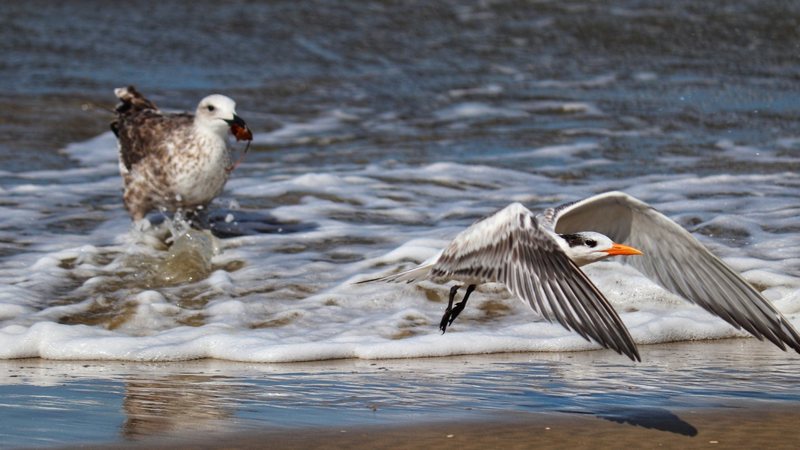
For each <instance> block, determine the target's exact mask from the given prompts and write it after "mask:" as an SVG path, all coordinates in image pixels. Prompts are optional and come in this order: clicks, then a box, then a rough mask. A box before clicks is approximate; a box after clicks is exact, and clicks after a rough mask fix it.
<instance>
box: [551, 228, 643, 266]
mask: <svg viewBox="0 0 800 450" xmlns="http://www.w3.org/2000/svg"><path fill="white" fill-rule="evenodd" d="M558 236H559V237H560V238H561V239H563V240H564V242H562V246H561V247H562V248H563V249H564V251H565V252H566V253H567V256H569V258H570V259H571V260H572V261H573V262H574V263H575V264H577V265H578V266H584V265H586V264H591V263H593V262H597V261H600V260H603V259H606V258H608V257H609V256H616V255H641V254H642V252H640V251H639V250H637V249H635V248H633V247H628V246H627V245H622V244H617V243H616V242H614V241H612V240H611V238H609V237H608V236H606V235H604V234H600V233H595V232H594V231H582V232H580V233H571V234H559V235H558ZM564 243H566V245H564Z"/></svg>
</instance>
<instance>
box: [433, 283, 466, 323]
mask: <svg viewBox="0 0 800 450" xmlns="http://www.w3.org/2000/svg"><path fill="white" fill-rule="evenodd" d="M474 290H475V285H474V284H470V285H469V286H467V292H466V293H465V294H464V300H461V301H460V302H458V303H457V304H456V306H455V307H453V300H454V299H455V297H456V291H458V286H453V287H451V288H450V299H449V301H448V302H447V308H446V309H445V310H444V315H443V316H442V321H441V322H439V329H440V330H442V334H444V332H445V331H446V330H447V327H448V326H449V325H452V324H453V321H454V320H456V317H458V315H459V314H461V311H463V310H464V307H466V306H467V300H469V295H470V294H472V291H474Z"/></svg>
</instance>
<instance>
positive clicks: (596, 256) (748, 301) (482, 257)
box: [362, 192, 800, 361]
mask: <svg viewBox="0 0 800 450" xmlns="http://www.w3.org/2000/svg"><path fill="white" fill-rule="evenodd" d="M587 230H591V231H587ZM616 255H636V257H635V258H627V261H626V262H627V263H628V264H631V265H632V266H633V267H635V268H637V269H638V270H640V271H641V272H642V273H643V274H644V275H646V276H647V277H648V278H650V279H652V280H653V281H655V282H657V283H658V284H660V285H661V286H662V287H664V288H666V289H667V290H669V291H671V292H673V293H675V294H678V295H680V296H681V297H683V298H684V299H686V300H688V301H690V302H692V303H695V304H697V305H699V306H701V307H702V308H704V309H706V310H707V311H709V312H711V313H712V314H714V315H716V316H719V317H720V318H722V319H724V320H725V321H727V322H728V323H730V324H731V325H733V326H734V327H735V328H737V329H741V328H744V329H745V330H746V331H748V332H749V333H750V334H752V335H753V336H755V337H756V338H758V339H759V340H763V339H764V338H766V339H768V340H769V341H771V342H772V343H774V344H775V345H777V346H778V347H780V348H781V349H782V350H786V348H787V346H788V347H791V348H793V349H794V350H796V351H797V352H798V353H800V335H799V334H798V332H797V331H796V330H795V328H794V327H793V326H792V324H791V323H790V322H789V321H788V320H787V319H786V318H785V317H784V316H783V315H782V314H781V313H780V312H779V311H778V310H777V309H775V307H774V306H773V305H772V304H771V303H770V302H769V301H768V300H767V299H765V298H764V297H763V296H762V295H761V294H760V293H759V292H758V291H757V290H756V289H755V288H754V287H753V286H752V285H750V284H749V283H748V282H747V281H745V280H744V279H743V278H742V277H741V276H740V275H739V274H737V273H736V272H735V271H734V270H733V269H731V268H730V267H729V266H728V265H727V264H725V263H724V262H723V261H722V260H720V259H719V258H717V257H716V256H714V255H713V254H711V252H709V251H708V249H706V248H705V247H704V246H703V245H702V244H701V243H700V242H699V241H698V240H697V239H695V238H694V237H693V236H692V235H691V234H690V233H689V232H688V231H686V230H684V229H683V228H682V227H681V226H680V225H678V224H677V223H675V222H674V221H672V220H670V219H669V218H667V217H666V216H664V215H663V214H661V213H659V212H658V211H656V210H655V209H654V208H653V207H651V206H650V205H648V204H646V203H644V202H642V201H640V200H638V199H636V198H634V197H632V196H630V195H628V194H625V193H623V192H607V193H603V194H598V195H594V196H592V197H589V198H586V199H584V200H581V201H577V202H573V203H568V204H565V205H561V206H558V207H556V208H548V209H546V210H545V211H544V212H543V213H542V214H538V215H534V213H532V212H531V211H530V210H528V209H527V208H525V207H524V206H522V205H521V204H519V203H512V204H510V205H509V206H507V207H505V208H503V209H502V210H500V211H498V212H496V213H495V214H493V215H491V216H489V217H487V218H485V219H482V220H480V221H478V222H476V223H475V224H473V225H472V226H470V227H469V228H467V229H466V230H464V231H462V232H461V233H459V234H458V235H457V236H456V237H455V238H454V239H453V241H452V242H451V243H450V244H449V245H448V246H447V247H446V248H445V249H444V250H443V251H442V252H441V253H440V254H439V255H437V256H436V257H434V258H431V260H429V262H426V263H423V264H422V265H420V266H418V267H416V268H414V269H411V270H408V271H405V272H401V273H398V274H393V275H388V276H384V277H380V278H375V279H370V280H365V281H362V283H366V282H371V281H387V282H403V281H404V282H412V281H415V280H421V279H431V280H433V281H439V282H446V281H449V280H456V281H460V282H462V283H463V285H466V286H467V289H466V292H465V294H464V298H463V299H462V300H461V302H459V303H457V304H456V305H455V306H453V302H454V299H455V296H456V293H457V291H458V289H459V287H460V286H459V285H454V286H453V287H452V288H451V289H450V296H449V301H448V306H447V308H446V310H445V313H444V315H443V317H442V320H441V322H440V329H441V330H442V332H444V331H445V330H446V329H447V326H448V325H450V324H452V323H453V320H455V318H456V317H457V316H458V315H459V313H461V311H463V309H464V307H465V306H466V303H467V300H468V299H469V296H470V294H471V293H472V292H473V291H474V290H475V287H476V286H477V285H478V284H481V283H488V282H500V283H502V284H504V285H505V287H506V288H507V289H508V290H509V291H510V292H511V293H512V294H514V295H515V296H517V297H519V298H520V299H521V300H523V301H524V302H526V303H528V304H529V305H530V306H531V308H533V309H534V310H535V311H536V312H537V313H538V314H539V315H541V316H542V317H544V318H545V319H546V320H548V321H550V322H552V321H556V322H558V323H559V324H561V325H562V326H564V327H565V328H566V329H568V330H574V331H575V332H577V333H578V334H579V335H581V336H582V337H584V338H585V339H587V340H593V341H595V342H597V343H599V344H600V345H602V346H603V347H605V348H609V349H612V350H614V351H616V352H618V353H620V354H624V355H626V356H628V357H629V358H631V359H632V360H634V361H640V360H641V358H640V356H639V352H638V349H637V348H636V344H635V343H634V341H633V339H632V338H631V336H630V333H629V332H628V330H627V328H626V327H625V325H624V323H623V322H622V320H620V318H619V316H618V315H617V313H616V312H615V311H614V309H613V308H612V306H611V304H610V303H609V302H608V300H607V299H606V298H605V296H604V295H603V294H602V293H601V292H600V291H599V290H598V289H597V287H596V286H595V285H594V284H593V283H592V282H591V280H589V278H588V277H587V276H586V275H585V274H584V273H583V272H582V271H581V270H580V268H579V267H580V266H583V265H586V264H590V263H593V262H596V261H600V260H603V259H606V258H608V257H610V256H616Z"/></svg>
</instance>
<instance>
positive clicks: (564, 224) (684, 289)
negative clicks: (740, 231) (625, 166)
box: [551, 192, 800, 353]
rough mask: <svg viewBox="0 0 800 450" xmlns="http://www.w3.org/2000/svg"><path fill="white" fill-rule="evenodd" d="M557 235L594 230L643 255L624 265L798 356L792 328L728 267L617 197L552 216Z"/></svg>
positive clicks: (630, 200)
mask: <svg viewBox="0 0 800 450" xmlns="http://www.w3.org/2000/svg"><path fill="white" fill-rule="evenodd" d="M551 217H552V220H553V221H554V224H555V229H556V231H557V232H558V233H572V232H577V231H586V230H591V231H597V232H600V233H603V234H605V235H607V236H608V237H610V238H611V239H613V240H615V241H617V242H619V243H623V244H627V245H631V246H633V247H636V248H638V249H639V250H641V251H642V252H643V253H644V255H642V256H637V257H636V258H629V259H628V261H627V263H628V264H631V265H632V266H634V267H636V268H637V269H639V270H641V271H642V272H643V273H644V274H645V275H647V276H648V277H649V278H651V279H653V280H654V281H656V282H658V283H659V284H661V285H662V286H663V287H665V288H666V289H668V290H670V291H672V292H674V293H676V294H679V295H681V296H683V297H684V298H686V299H687V300H689V301H691V302H693V303H697V304H698V305H700V306H702V307H703V308H705V309H706V310H708V311H709V312H711V313H712V314H715V315H717V316H719V317H721V318H722V319H724V320H726V321H727V322H728V323H730V324H731V325H733V326H734V327H736V328H737V329H738V328H744V329H745V330H747V331H748V332H750V334H752V335H753V336H755V337H757V338H758V339H763V338H767V339H769V340H770V341H772V342H773V343H774V344H775V345H777V346H778V347H780V348H781V349H784V350H785V349H786V347H785V346H784V344H786V345H788V346H790V347H791V348H793V349H795V350H796V351H797V352H799V353H800V335H798V333H797V331H796V330H795V329H794V327H793V326H792V324H791V323H789V321H788V320H787V319H786V318H785V317H784V316H783V315H782V314H781V313H780V312H779V311H778V310H777V309H775V307H774V306H772V304H771V303H770V302H769V301H768V300H767V299H765V298H764V297H763V296H762V295H761V294H760V293H759V292H758V291H756V290H755V288H753V287H752V286H751V285H750V284H749V283H748V282H747V281H745V280H744V279H743V278H742V277H741V276H740V275H738V274H737V273H736V272H735V271H734V270H733V269H731V268H730V267H729V266H728V265H727V264H725V263H724V262H722V260H720V259H719V258H717V257H716V256H714V255H712V254H711V252H709V251H708V250H707V249H706V248H705V247H704V246H703V245H702V244H701V243H700V242H699V241H698V240H697V239H695V238H694V237H693V236H692V235H691V234H689V232H687V231H686V230H684V229H683V228H682V227H681V226H680V225H678V224H677V223H675V222H673V221H672V220H670V219H669V218H667V217H666V216H664V215H663V214H661V213H659V212H658V211H656V210H655V209H653V208H652V207H651V206H649V205H647V204H646V203H644V202H641V201H639V200H637V199H635V198H634V197H631V196H629V195H627V194H624V193H622V192H608V193H605V194H599V195H596V196H593V197H589V198H587V199H585V200H581V201H579V202H575V203H571V204H568V205H564V206H563V207H559V208H556V209H554V210H552V211H551Z"/></svg>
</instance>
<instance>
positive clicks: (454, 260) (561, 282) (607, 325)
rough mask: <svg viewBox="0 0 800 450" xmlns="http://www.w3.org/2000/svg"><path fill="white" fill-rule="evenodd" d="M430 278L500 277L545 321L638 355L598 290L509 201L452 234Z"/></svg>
mask: <svg viewBox="0 0 800 450" xmlns="http://www.w3.org/2000/svg"><path fill="white" fill-rule="evenodd" d="M430 275H431V277H433V278H455V279H461V280H472V281H474V282H476V283H478V282H496V281H499V282H502V283H503V284H505V285H506V287H508V289H509V290H510V291H511V292H512V293H513V294H514V295H516V296H517V297H519V298H520V299H522V300H524V301H526V302H527V303H528V304H530V306H531V307H532V308H533V309H534V310H536V312H538V313H539V314H540V315H541V316H543V317H544V318H545V319H547V320H548V321H553V320H555V321H557V322H558V323H560V324H561V325H563V326H564V327H565V328H567V329H568V330H575V331H576V332H577V333H578V334H580V335H581V336H583V337H584V338H585V339H587V340H594V341H596V342H598V343H599V344H600V345H602V346H603V347H606V348H610V349H612V350H614V351H616V352H618V353H620V354H624V355H627V356H628V357H629V358H631V359H632V360H634V361H637V360H639V361H640V360H641V359H640V357H639V352H638V350H637V349H636V344H635V343H634V342H633V339H632V338H631V336H630V334H629V333H628V329H627V328H626V327H625V324H624V323H623V322H622V320H620V318H619V316H618V315H617V313H616V311H614V309H613V308H612V306H611V304H610V303H609V302H608V300H607V299H606V298H605V297H604V296H603V294H602V293H601V292H600V291H599V290H598V289H597V288H596V287H595V286H594V284H592V282H591V281H590V280H589V278H588V277H586V275H585V274H584V273H583V272H581V270H580V269H578V267H577V266H576V265H575V264H574V263H573V262H572V260H570V259H569V257H568V256H567V255H566V253H564V252H563V251H562V250H561V248H560V247H559V246H558V243H557V242H556V241H555V240H554V238H553V237H552V235H551V234H549V233H548V232H547V231H545V230H544V229H542V228H540V227H539V225H538V223H537V221H536V218H535V217H534V215H533V213H531V212H530V211H529V210H528V209H526V208H525V207H524V206H522V205H520V204H519V203H513V204H511V205H509V206H508V207H506V208H505V209H503V210H501V211H499V212H497V213H496V214H494V215H492V216H490V217H487V218H486V219H484V220H482V221H480V222H477V223H475V224H474V225H472V226H471V227H469V228H467V229H466V230H464V231H463V232H462V233H461V234H459V235H458V236H456V238H455V239H454V240H453V242H452V243H451V244H450V245H449V246H448V247H447V248H446V249H445V250H444V252H443V253H442V256H441V257H440V258H439V259H438V261H437V262H436V263H435V264H434V265H433V267H432V268H431V272H430Z"/></svg>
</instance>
